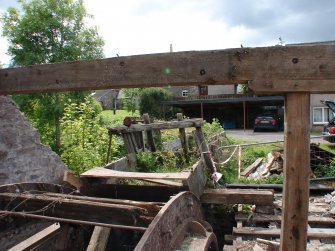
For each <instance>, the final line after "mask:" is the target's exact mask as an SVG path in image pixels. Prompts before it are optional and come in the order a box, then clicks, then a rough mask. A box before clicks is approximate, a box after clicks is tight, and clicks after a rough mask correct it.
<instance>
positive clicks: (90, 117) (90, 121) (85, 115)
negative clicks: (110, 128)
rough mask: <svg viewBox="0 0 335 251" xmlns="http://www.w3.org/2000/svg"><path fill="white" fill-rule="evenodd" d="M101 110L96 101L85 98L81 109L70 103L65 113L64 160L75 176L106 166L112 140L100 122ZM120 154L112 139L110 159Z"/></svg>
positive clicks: (80, 106) (62, 154)
mask: <svg viewBox="0 0 335 251" xmlns="http://www.w3.org/2000/svg"><path fill="white" fill-rule="evenodd" d="M99 110H100V109H99V108H98V107H97V104H96V103H95V101H94V100H93V98H85V102H83V103H81V104H80V105H79V106H78V105H77V104H74V103H70V104H68V105H67V106H66V107H65V109H64V116H63V118H62V119H61V128H62V130H61V133H62V134H61V137H62V142H63V145H62V149H61V158H62V160H63V161H64V162H65V163H66V164H67V165H68V167H69V168H70V169H71V170H72V171H74V172H75V173H76V174H80V173H82V172H84V171H86V170H88V169H90V168H92V167H94V166H101V165H103V164H104V163H105V162H106V156H107V150H108V142H109V136H108V132H107V129H106V128H105V127H104V126H102V125H101V124H99V120H98V119H97V115H98V112H99ZM121 154H122V153H121V151H120V145H118V144H117V143H116V141H115V139H113V140H112V149H111V156H112V157H113V158H114V159H117V158H118V157H121V156H120V155H121Z"/></svg>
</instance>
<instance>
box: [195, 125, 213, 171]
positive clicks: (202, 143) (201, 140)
mask: <svg viewBox="0 0 335 251" xmlns="http://www.w3.org/2000/svg"><path fill="white" fill-rule="evenodd" d="M193 135H194V138H195V142H196V144H197V146H198V148H199V151H200V154H201V158H202V159H203V160H204V164H205V166H206V168H208V169H209V171H210V173H211V174H213V173H214V172H215V171H216V168H215V166H214V163H213V161H212V158H211V155H210V151H209V147H208V144H207V142H206V139H205V136H204V133H203V131H202V128H201V127H196V129H195V131H193Z"/></svg>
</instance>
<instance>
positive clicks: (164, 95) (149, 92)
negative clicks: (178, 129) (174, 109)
mask: <svg viewBox="0 0 335 251" xmlns="http://www.w3.org/2000/svg"><path fill="white" fill-rule="evenodd" d="M171 96H172V94H171V93H170V92H169V91H167V90H165V89H163V88H156V87H153V88H146V89H143V90H142V91H141V93H140V101H139V110H140V114H144V113H149V115H150V117H152V118H161V119H163V118H165V117H166V116H170V115H171V108H168V107H164V106H163V105H162V104H161V102H162V101H167V100H169V99H170V98H171Z"/></svg>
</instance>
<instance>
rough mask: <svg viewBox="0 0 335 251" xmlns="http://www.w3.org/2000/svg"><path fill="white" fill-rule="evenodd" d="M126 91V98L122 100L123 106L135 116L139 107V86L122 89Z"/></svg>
mask: <svg viewBox="0 0 335 251" xmlns="http://www.w3.org/2000/svg"><path fill="white" fill-rule="evenodd" d="M122 92H123V93H124V96H125V97H124V99H123V100H122V103H123V106H124V107H125V108H126V110H127V111H128V112H131V115H132V116H133V115H134V113H135V111H136V110H137V109H138V98H139V95H140V89H139V88H130V89H122Z"/></svg>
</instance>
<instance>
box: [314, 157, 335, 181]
mask: <svg viewBox="0 0 335 251" xmlns="http://www.w3.org/2000/svg"><path fill="white" fill-rule="evenodd" d="M313 173H314V174H315V176H316V177H317V178H323V177H335V159H333V160H332V161H331V164H330V165H317V166H316V167H315V168H314V170H313Z"/></svg>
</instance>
